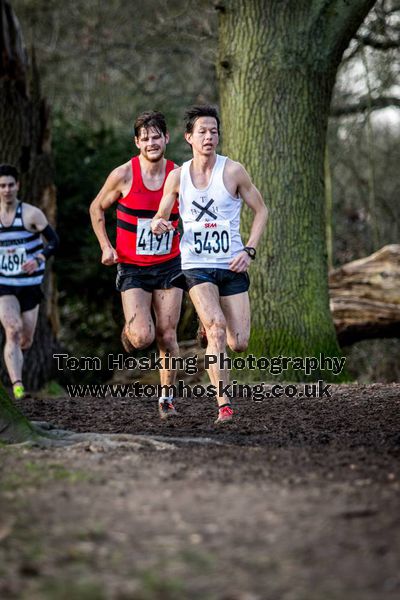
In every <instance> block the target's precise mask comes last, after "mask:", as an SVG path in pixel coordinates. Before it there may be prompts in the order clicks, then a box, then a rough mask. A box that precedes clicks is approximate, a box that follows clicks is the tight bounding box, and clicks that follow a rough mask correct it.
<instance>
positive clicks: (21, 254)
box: [0, 247, 26, 275]
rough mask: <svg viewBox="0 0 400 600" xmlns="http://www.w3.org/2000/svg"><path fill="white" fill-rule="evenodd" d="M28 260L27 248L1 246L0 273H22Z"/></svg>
mask: <svg viewBox="0 0 400 600" xmlns="http://www.w3.org/2000/svg"><path fill="white" fill-rule="evenodd" d="M24 262H26V250H25V248H3V247H0V274H1V275H20V274H21V273H23V272H24V271H23V270H22V265H23V264H24Z"/></svg>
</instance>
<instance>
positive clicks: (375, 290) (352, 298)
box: [329, 244, 400, 346]
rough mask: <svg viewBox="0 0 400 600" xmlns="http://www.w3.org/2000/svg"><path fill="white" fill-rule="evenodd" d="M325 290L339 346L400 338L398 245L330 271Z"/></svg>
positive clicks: (399, 250) (392, 245)
mask: <svg viewBox="0 0 400 600" xmlns="http://www.w3.org/2000/svg"><path fill="white" fill-rule="evenodd" d="M329 291H330V297H331V311H332V315H333V319H334V322H335V327H336V332H337V335H338V339H339V342H340V344H341V345H342V346H348V345H350V344H354V343H355V342H358V341H360V340H365V339H369V338H384V337H400V244H391V245H389V246H384V247H383V248H381V249H380V250H378V252H375V253H374V254H371V256H367V257H366V258H362V259H360V260H354V261H353V262H350V263H348V264H346V265H343V266H342V267H340V268H339V269H335V270H334V271H331V273H330V274H329Z"/></svg>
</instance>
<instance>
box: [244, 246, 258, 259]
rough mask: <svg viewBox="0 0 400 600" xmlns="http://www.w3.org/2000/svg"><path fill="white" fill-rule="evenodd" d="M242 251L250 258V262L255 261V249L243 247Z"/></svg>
mask: <svg viewBox="0 0 400 600" xmlns="http://www.w3.org/2000/svg"><path fill="white" fill-rule="evenodd" d="M243 250H244V251H245V252H247V254H248V255H249V256H250V258H251V260H255V258H256V254H257V251H256V249H255V248H252V247H251V246H245V247H244V248H243Z"/></svg>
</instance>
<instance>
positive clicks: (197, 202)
mask: <svg viewBox="0 0 400 600" xmlns="http://www.w3.org/2000/svg"><path fill="white" fill-rule="evenodd" d="M219 127H220V121H219V117H218V113H217V111H216V109H215V108H214V107H212V106H195V107H193V108H191V109H189V110H188V111H187V113H186V132H185V139H186V141H187V142H188V143H189V144H190V145H191V147H192V150H193V159H192V160H190V161H188V162H186V163H184V164H183V165H182V167H180V168H179V169H175V170H174V171H172V172H171V173H170V175H169V176H168V178H167V180H166V182H165V187H164V196H163V198H162V200H161V203H160V208H159V210H158V212H157V214H156V215H155V217H154V219H153V223H152V230H153V233H156V234H161V233H164V232H165V231H167V230H168V229H171V228H172V224H171V223H170V221H169V220H168V219H169V217H170V213H171V210H172V207H173V205H174V202H175V201H176V199H177V198H178V197H179V212H180V215H181V218H182V222H183V232H184V234H183V237H182V240H181V258H182V276H181V277H180V278H178V279H174V280H173V283H174V285H182V286H185V287H186V289H188V290H189V294H190V297H191V299H192V301H193V304H194V306H195V308H196V311H197V314H198V316H199V318H200V320H201V322H202V323H203V325H204V328H205V331H206V335H207V341H208V345H207V350H206V352H207V354H213V355H216V356H219V355H220V354H224V353H225V352H226V344H228V345H229V347H230V348H231V349H232V350H233V351H236V352H242V351H244V350H245V349H246V348H247V344H248V340H249V336H250V304H249V296H248V289H249V276H248V274H247V270H248V268H249V266H250V263H251V261H252V260H254V259H255V257H256V247H257V245H258V242H259V240H260V238H261V235H262V233H263V231H264V228H265V225H266V222H267V218H268V211H267V208H266V206H265V204H264V202H263V200H262V197H261V194H260V192H259V191H258V190H257V188H256V187H255V186H254V185H253V183H252V181H251V179H250V177H249V175H248V173H247V172H246V170H245V169H244V167H243V166H242V165H241V164H240V163H238V162H235V161H233V160H230V159H229V158H227V157H224V156H219V155H218V154H216V147H217V145H218V141H219ZM242 201H243V202H245V204H247V206H249V208H250V209H251V210H252V211H253V213H254V218H253V223H252V227H251V231H250V236H249V238H248V240H247V244H246V245H244V244H243V242H242V240H241V237H240V232H239V227H240V210H241V206H242ZM209 376H210V379H211V382H212V384H213V385H215V386H216V389H217V390H218V389H219V382H221V383H222V385H223V386H225V385H227V384H228V372H227V370H226V369H220V368H219V365H218V363H217V364H216V365H212V366H211V367H210V369H209ZM217 401H218V406H219V412H218V418H217V421H216V422H217V423H221V422H222V423H223V422H226V421H230V420H231V419H232V416H233V410H232V406H231V404H230V402H229V399H228V398H227V396H226V395H224V394H221V395H217Z"/></svg>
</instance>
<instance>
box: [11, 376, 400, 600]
mask: <svg viewBox="0 0 400 600" xmlns="http://www.w3.org/2000/svg"><path fill="white" fill-rule="evenodd" d="M236 407H237V411H236V412H237V419H236V421H235V422H234V423H232V424H231V425H229V426H227V427H224V428H222V429H221V428H220V429H216V428H215V427H214V426H213V424H212V423H213V419H214V418H215V407H214V405H213V403H212V402H211V401H209V400H204V402H202V401H196V402H190V401H188V400H182V401H180V402H178V408H179V409H180V413H181V415H180V417H179V418H177V419H176V420H174V421H171V422H168V423H161V422H160V421H159V420H158V418H157V414H156V405H155V403H154V402H151V401H146V402H144V401H143V400H141V401H138V400H136V401H135V400H116V399H114V400H111V399H106V400H104V399H103V400H99V399H81V400H78V399H77V400H70V399H66V398H57V399H52V400H50V399H48V400H47V399H46V400H43V399H39V398H37V399H32V400H29V401H26V403H25V407H24V410H25V412H26V414H27V415H28V416H29V417H31V418H35V419H38V420H48V421H52V422H54V423H57V425H59V426H63V427H65V428H69V429H74V430H75V431H88V430H91V431H103V432H114V433H116V432H121V433H131V434H135V435H137V434H140V436H139V437H137V438H136V445H135V446H133V447H130V448H123V447H122V448H119V449H111V450H110V449H107V448H105V447H104V446H102V444H101V443H90V444H89V443H85V444H81V445H79V446H77V447H73V448H69V449H57V450H38V449H28V448H23V447H19V448H15V447H14V448H2V449H1V450H0V452H1V455H2V459H1V469H2V476H1V477H2V486H1V492H0V504H1V511H0V597H1V598H10V599H11V598H18V599H22V600H25V599H26V600H28V599H29V600H36V599H38V600H47V599H57V600H59V599H60V600H64V599H65V600H66V599H68V600H70V599H74V600H75V598H76V599H78V600H81V599H82V600H92V599H93V600H102V599H103V598H104V599H109V598H110V599H118V600H128V599H134V600H136V599H137V600H148V599H151V600H152V599H160V600H161V599H162V600H170V599H171V600H180V599H186V598H190V599H192V598H193V599H197V598H198V599H201V600H208V599H210V600H211V599H218V600H220V599H221V600H222V599H223V600H256V599H264V598H265V599H268V600H274V599H276V600H353V599H354V600H370V599H374V600H375V599H376V600H378V599H379V600H381V599H392V598H393V600H394V599H396V600H397V598H399V597H400V568H399V562H400V560H399V556H400V494H399V492H400V474H399V462H400V461H399V458H400V385H398V384H396V385H373V386H358V387H355V386H338V387H335V388H334V395H333V397H332V398H331V399H330V400H307V401H305V400H299V399H283V398H281V399H279V400H269V401H265V402H263V403H260V404H256V403H254V402H251V401H248V400H241V401H237V402H236ZM141 436H142V437H141ZM146 436H153V437H154V438H155V439H156V440H157V443H156V444H155V445H150V444H149V443H148V441H147V440H148V437H146Z"/></svg>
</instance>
